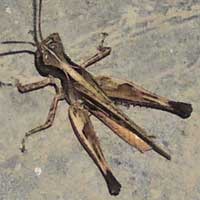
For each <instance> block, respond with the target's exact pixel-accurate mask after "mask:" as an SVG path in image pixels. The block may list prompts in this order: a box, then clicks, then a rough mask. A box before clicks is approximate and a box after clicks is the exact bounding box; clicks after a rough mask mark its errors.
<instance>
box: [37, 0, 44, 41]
mask: <svg viewBox="0 0 200 200" xmlns="http://www.w3.org/2000/svg"><path fill="white" fill-rule="evenodd" d="M41 15H42V0H40V2H39V18H38V32H39V36H40V39H41V40H43V36H42V28H41Z"/></svg>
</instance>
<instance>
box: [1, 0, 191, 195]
mask: <svg viewBox="0 0 200 200" xmlns="http://www.w3.org/2000/svg"><path fill="white" fill-rule="evenodd" d="M32 2H33V10H34V19H33V27H34V31H33V32H34V42H26V41H5V42H2V43H1V44H13V43H14V44H17V43H20V44H24V43H26V44H30V45H32V46H34V47H36V51H35V52H33V51H30V50H22V51H12V52H5V53H1V54H0V56H7V55H13V54H20V53H28V54H32V55H34V56H35V66H36V69H37V71H38V72H39V74H40V75H41V76H44V77H46V78H44V79H43V80H41V81H39V82H35V83H29V84H26V85H22V84H20V83H19V81H18V82H17V84H16V85H17V88H18V90H19V91H20V92H22V93H25V92H30V91H33V90H37V89H41V88H44V87H46V86H49V85H50V86H54V87H55V91H56V95H55V97H54V99H53V102H52V104H51V107H50V110H49V114H48V117H47V120H46V122H45V123H44V124H43V125H41V126H38V127H36V128H34V129H32V130H30V131H28V132H27V133H26V134H25V137H24V138H23V139H22V147H21V151H22V152H24V151H25V141H26V139H27V138H28V137H29V136H31V135H33V134H35V133H37V132H39V131H41V130H44V129H47V128H49V127H50V126H51V125H52V124H53V121H54V118H55V113H56V109H57V105H58V102H59V101H62V100H65V101H67V102H68V104H69V111H68V115H69V119H70V122H71V125H72V128H73V130H74V132H75V134H76V136H77V138H78V139H79V141H80V143H81V144H82V146H83V147H84V148H85V150H86V151H87V152H88V154H89V155H90V157H91V158H92V159H93V160H94V162H95V163H96V165H97V166H98V168H99V169H100V171H101V173H102V175H103V176H104V178H105V181H106V183H107V186H108V190H109V192H110V194H111V195H118V194H119V192H120V188H121V185H120V183H119V182H118V181H117V179H116V178H115V177H114V175H113V174H112V172H111V169H110V167H109V166H108V164H107V162H106V160H105V158H104V155H103V152H102V150H101V147H100V143H99V140H98V138H97V136H96V133H95V130H94V128H93V125H92V123H91V120H90V116H91V115H93V116H95V117H96V118H98V119H99V120H101V121H102V122H103V123H104V124H105V125H107V126H108V127H109V128H110V129H111V130H112V131H113V132H114V133H116V134H117V135H118V136H119V137H121V138H122V139H123V140H124V141H125V142H127V143H128V144H130V145H132V146H134V147H135V148H136V149H138V150H139V151H140V152H145V151H147V150H151V149H153V150H154V151H156V152H157V153H159V154H160V155H162V156H163V157H165V158H166V159H168V160H170V159H171V157H170V155H169V154H168V153H167V152H165V151H164V150H162V149H161V148H160V147H159V146H158V145H157V144H155V143H154V141H153V140H152V138H151V137H150V136H148V134H147V133H146V131H145V130H144V129H142V128H140V127H139V126H138V125H136V124H135V123H134V122H133V121H132V120H131V119H130V118H129V117H128V116H127V115H125V114H124V113H123V112H122V111H121V110H120V109H119V108H118V107H117V106H116V104H115V103H120V104H126V105H134V106H136V105H139V106H145V107H150V108H155V109H160V110H163V111H167V112H171V113H173V114H176V115H178V116H180V117H181V118H188V117H189V116H190V114H191V112H192V106H191V104H187V103H183V102H175V101H172V100H169V99H167V98H165V97H161V96H158V95H156V94H153V93H151V92H149V91H147V90H145V89H143V88H142V87H140V86H138V85H136V84H134V83H132V82H127V81H123V80H118V79H113V78H111V77H107V76H97V77H94V76H93V75H91V74H90V73H89V72H88V71H86V68H87V67H89V66H91V65H92V64H94V63H96V62H97V61H99V60H101V59H103V58H104V57H106V56H108V55H109V54H110V52H111V48H110V47H104V46H103V43H104V39H105V36H106V33H104V34H103V39H102V41H101V44H100V46H99V48H98V52H97V53H96V54H95V55H94V56H92V57H91V58H90V59H88V60H87V61H86V62H84V63H82V64H80V65H78V64H76V63H74V62H73V61H72V60H71V59H70V58H69V57H68V56H67V54H65V52H64V47H63V45H62V42H61V39H60V36H59V34H58V33H52V34H51V35H49V36H48V37H47V38H46V39H43V36H42V31H41V10H42V0H39V6H38V5H37V1H36V0H33V1H32ZM38 7H39V8H38ZM55 79H59V80H60V83H61V84H58V83H57V82H56V81H55Z"/></svg>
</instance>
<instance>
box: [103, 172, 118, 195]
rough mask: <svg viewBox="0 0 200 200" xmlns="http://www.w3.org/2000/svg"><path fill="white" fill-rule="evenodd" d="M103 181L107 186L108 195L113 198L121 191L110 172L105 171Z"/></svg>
mask: <svg viewBox="0 0 200 200" xmlns="http://www.w3.org/2000/svg"><path fill="white" fill-rule="evenodd" d="M105 180H106V183H107V185H108V190H109V193H110V194H111V195H114V196H116V195H118V194H119V192H120V189H121V184H120V183H119V182H118V181H117V179H116V178H115V177H114V176H113V174H112V172H110V171H107V173H106V175H105Z"/></svg>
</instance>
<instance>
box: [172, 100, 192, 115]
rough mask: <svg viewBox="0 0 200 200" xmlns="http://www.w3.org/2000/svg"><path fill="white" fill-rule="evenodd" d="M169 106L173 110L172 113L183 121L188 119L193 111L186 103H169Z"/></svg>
mask: <svg viewBox="0 0 200 200" xmlns="http://www.w3.org/2000/svg"><path fill="white" fill-rule="evenodd" d="M169 105H170V106H171V107H172V108H173V110H174V113H175V114H177V115H178V116H180V117H181V118H183V119H186V118H188V117H190V115H191V113H192V111H193V109H192V105H191V104H188V103H183V102H175V101H169Z"/></svg>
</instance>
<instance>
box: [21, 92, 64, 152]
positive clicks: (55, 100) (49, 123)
mask: <svg viewBox="0 0 200 200" xmlns="http://www.w3.org/2000/svg"><path fill="white" fill-rule="evenodd" d="M62 100H64V94H62V93H60V94H57V95H56V96H55V97H54V98H53V101H52V103H51V107H50V109H49V113H48V116H47V119H46V122H45V123H44V124H42V125H40V126H38V127H36V128H34V129H32V130H30V131H28V132H27V133H26V134H25V136H24V138H23V139H22V142H21V148H20V149H21V151H22V152H25V151H26V147H25V143H26V140H27V138H28V137H30V136H32V135H34V134H35V133H38V132H40V131H42V130H45V129H47V128H49V127H51V126H52V124H53V122H54V119H55V114H56V110H57V105H58V102H59V101H62Z"/></svg>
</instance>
